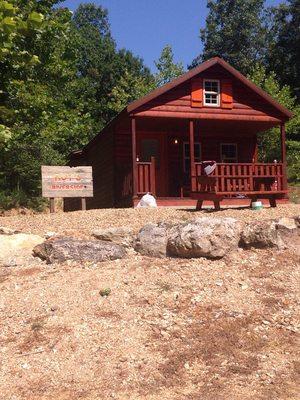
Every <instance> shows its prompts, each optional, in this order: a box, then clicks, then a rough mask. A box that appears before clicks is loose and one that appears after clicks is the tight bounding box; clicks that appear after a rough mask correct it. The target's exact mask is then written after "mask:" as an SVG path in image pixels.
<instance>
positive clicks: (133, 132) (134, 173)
mask: <svg viewBox="0 0 300 400" xmlns="http://www.w3.org/2000/svg"><path fill="white" fill-rule="evenodd" d="M131 138H132V189H133V198H136V197H137V164H136V120H135V118H132V120H131Z"/></svg>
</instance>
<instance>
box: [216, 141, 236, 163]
mask: <svg viewBox="0 0 300 400" xmlns="http://www.w3.org/2000/svg"><path fill="white" fill-rule="evenodd" d="M228 145H229V146H234V147H235V154H236V157H235V158H232V159H231V160H232V162H233V163H237V162H238V145H237V143H220V159H221V162H222V163H223V162H224V161H223V154H222V146H228Z"/></svg>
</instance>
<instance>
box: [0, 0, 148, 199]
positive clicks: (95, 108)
mask: <svg viewBox="0 0 300 400" xmlns="http://www.w3.org/2000/svg"><path fill="white" fill-rule="evenodd" d="M57 3H59V1H55V0H15V1H13V0H10V1H5V2H4V1H2V0H0V7H2V9H3V8H5V10H6V11H5V14H4V11H0V17H1V18H2V20H1V19H0V22H1V21H2V22H1V23H2V25H0V38H1V40H2V46H1V49H3V48H4V50H5V51H4V55H3V56H2V57H0V100H1V105H0V148H1V152H0V165H1V169H0V194H1V193H2V198H1V199H0V207H1V203H3V205H2V207H3V206H5V205H6V206H7V205H8V204H10V205H11V206H15V205H17V204H19V205H26V204H25V203H26V201H27V202H29V201H30V200H29V199H30V198H33V199H38V197H39V196H40V193H41V183H40V178H41V177H40V166H41V164H46V165H64V164H66V163H67V161H68V155H69V153H70V152H71V151H72V150H74V149H76V148H81V147H83V146H84V145H85V144H86V143H87V142H88V141H89V140H90V138H91V137H93V136H94V135H95V134H96V133H97V132H98V131H99V130H100V129H101V128H102V127H103V126H104V124H106V123H107V122H108V121H109V120H110V119H111V118H113V117H114V116H115V115H116V113H117V112H118V111H120V110H121V109H122V108H124V106H125V105H126V104H127V103H128V102H129V101H132V100H135V99H136V98H137V97H139V96H140V95H142V94H145V93H146V92H147V91H148V90H149V89H151V88H152V87H153V86H154V79H153V77H152V75H151V74H150V71H149V69H148V68H146V67H145V66H144V64H143V61H142V60H141V59H139V58H137V57H135V56H134V55H133V54H132V53H131V52H129V51H127V50H125V49H122V50H117V48H116V44H115V42H114V40H113V38H112V36H111V32H110V27H109V22H108V15H107V11H106V10H105V9H103V8H102V7H100V6H99V7H98V6H96V5H94V4H82V5H80V6H79V7H78V9H77V11H76V12H75V13H74V16H72V13H71V12H70V11H69V10H68V9H66V8H56V9H55V8H53V5H55V4H57ZM2 9H1V10H2ZM5 18H11V19H8V20H7V19H5ZM3 20H4V22H3ZM10 25H11V27H10ZM7 26H8V27H7ZM4 39H5V43H6V44H5V45H3V43H4ZM13 199H15V202H14V201H13ZM31 204H32V203H31ZM34 204H36V206H38V205H39V201H36V202H35V203H34Z"/></svg>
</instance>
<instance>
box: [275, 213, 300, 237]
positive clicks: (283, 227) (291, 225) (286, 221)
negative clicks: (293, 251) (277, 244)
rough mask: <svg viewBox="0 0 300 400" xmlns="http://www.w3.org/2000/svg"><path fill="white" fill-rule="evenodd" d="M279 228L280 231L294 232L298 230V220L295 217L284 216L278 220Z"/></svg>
mask: <svg viewBox="0 0 300 400" xmlns="http://www.w3.org/2000/svg"><path fill="white" fill-rule="evenodd" d="M276 226H277V229H279V230H280V231H287V232H290V233H291V232H292V231H296V230H297V228H298V227H297V225H296V221H295V219H294V218H287V217H283V218H280V219H279V220H278V221H277V222H276Z"/></svg>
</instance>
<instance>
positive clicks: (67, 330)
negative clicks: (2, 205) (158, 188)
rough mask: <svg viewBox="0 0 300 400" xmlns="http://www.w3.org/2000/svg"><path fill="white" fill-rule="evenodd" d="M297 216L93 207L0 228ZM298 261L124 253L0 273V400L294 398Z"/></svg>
mask: <svg viewBox="0 0 300 400" xmlns="http://www.w3.org/2000/svg"><path fill="white" fill-rule="evenodd" d="M299 214H300V206H299V205H282V206H280V207H278V208H276V209H264V210H262V211H252V210H246V209H245V210H236V209H235V210H225V211H221V212H214V213H209V212H207V211H204V212H197V213H196V212H191V211H185V210H175V209H159V210H97V211H88V212H76V213H69V214H56V215H47V214H40V215H34V216H17V217H2V218H0V226H7V227H10V228H15V229H19V230H21V231H23V232H32V233H39V234H44V233H45V232H47V231H54V232H57V233H64V234H76V235H84V236H87V235H89V233H90V231H91V230H92V229H94V228H97V227H108V226H131V227H133V228H134V229H136V230H138V229H139V228H140V227H141V226H142V225H143V224H145V223H146V222H150V221H159V220H164V221H177V220H184V219H193V218H194V217H196V216H201V215H206V216H207V215H210V216H211V217H212V218H213V217H216V216H217V217H219V216H222V217H223V216H231V217H236V218H239V219H243V220H247V221H251V220H253V219H261V218H266V219H269V218H277V217H280V216H295V215H299ZM299 261H300V260H299V256H297V255H296V254H294V253H293V252H291V251H289V250H284V251H278V250H242V249H239V251H237V252H235V253H231V254H228V255H227V256H226V257H225V258H223V259H222V260H216V261H212V260H207V259H204V258H201V259H190V260H185V259H154V258H149V257H143V256H140V255H138V254H136V253H134V252H133V251H129V254H128V256H127V257H126V258H125V259H123V260H116V261H109V262H104V263H99V264H91V263H86V264H84V263H82V264H80V265H79V264H75V263H66V264H63V265H47V264H45V263H43V262H41V261H40V260H38V259H35V261H34V262H32V264H30V265H24V266H17V267H0V399H1V400H21V399H22V400H23V399H26V400H27V399H28V400H29V399H30V400H37V399H39V400H50V399H51V400H52V399H53V400H54V399H55V400H75V399H76V400H77V399H86V400H95V399H101V400H102V399H106V398H107V399H119V400H123V399H124V400H125V399H126V400H129V399H130V400H141V399H145V400H158V399H159V400H161V399H167V400H169V399H170V400H173V399H174V400H175V399H176V400H185V399H189V400H226V399H234V400H239V399H243V400H250V399H251V400H253V399H255V400H267V399H268V400H279V399H280V400H292V399H293V400H296V399H300V385H299V382H300V379H299V378H300V376H299V375H300V358H299V288H300V273H299V270H300V269H299V266H300V263H299ZM104 289H110V293H109V295H108V296H101V293H102V292H103V290H104ZM100 292H101V293H100ZM106 292H109V291H106Z"/></svg>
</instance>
